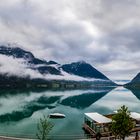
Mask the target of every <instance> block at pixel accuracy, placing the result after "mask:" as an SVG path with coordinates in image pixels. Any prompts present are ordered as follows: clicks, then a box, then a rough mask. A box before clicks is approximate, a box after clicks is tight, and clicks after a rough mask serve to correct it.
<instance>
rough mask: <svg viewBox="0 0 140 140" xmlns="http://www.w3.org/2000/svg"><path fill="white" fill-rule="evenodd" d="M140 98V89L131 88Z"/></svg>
mask: <svg viewBox="0 0 140 140" xmlns="http://www.w3.org/2000/svg"><path fill="white" fill-rule="evenodd" d="M129 90H130V91H131V92H132V93H133V94H134V95H135V96H136V97H137V99H139V100H140V89H129Z"/></svg>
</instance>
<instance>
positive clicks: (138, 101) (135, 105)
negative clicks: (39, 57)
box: [0, 87, 140, 140]
mask: <svg viewBox="0 0 140 140" xmlns="http://www.w3.org/2000/svg"><path fill="white" fill-rule="evenodd" d="M122 105H126V106H127V107H128V108H129V110H130V111H136V112H139V113H140V91H130V90H127V89H125V88H122V87H119V88H116V89H113V88H100V89H92V90H67V91H39V90H38V91H26V90H20V91H16V90H6V91H5V90H2V91H0V134H1V135H8V136H18V137H31V138H34V137H35V136H36V132H37V122H38V120H39V118H40V117H42V116H43V115H46V116H47V115H48V114H50V113H54V112H59V113H63V114H65V115H66V118H64V119H51V120H50V121H52V122H53V123H54V127H53V129H52V131H51V133H50V137H51V139H54V140H55V139H56V140H57V139H61V140H62V139H65V140H66V139H68V138H69V139H75V138H84V137H86V135H85V134H84V131H83V130H82V124H83V120H84V113H86V112H99V113H101V114H108V113H112V112H113V111H114V110H117V109H118V108H119V107H120V106H122ZM67 136H69V137H67Z"/></svg>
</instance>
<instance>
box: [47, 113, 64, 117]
mask: <svg viewBox="0 0 140 140" xmlns="http://www.w3.org/2000/svg"><path fill="white" fill-rule="evenodd" d="M65 117H66V116H65V115H64V114H61V113H51V114H49V118H65Z"/></svg>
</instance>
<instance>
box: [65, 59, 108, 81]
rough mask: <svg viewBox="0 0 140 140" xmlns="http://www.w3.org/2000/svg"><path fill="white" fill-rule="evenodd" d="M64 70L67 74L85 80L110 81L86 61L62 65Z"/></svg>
mask: <svg viewBox="0 0 140 140" xmlns="http://www.w3.org/2000/svg"><path fill="white" fill-rule="evenodd" d="M62 69H63V70H64V71H66V72H67V73H70V74H74V75H78V76H82V77H85V78H96V79H104V80H109V79H108V78H107V77H106V76H105V75H103V74H102V73H101V72H99V71H98V70H97V69H95V68H94V67H92V66H91V65H90V64H88V63H86V62H84V61H79V62H74V63H71V64H65V65H62Z"/></svg>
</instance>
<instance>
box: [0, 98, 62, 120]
mask: <svg viewBox="0 0 140 140" xmlns="http://www.w3.org/2000/svg"><path fill="white" fill-rule="evenodd" d="M59 99H60V96H52V97H45V96H41V97H40V98H38V99H37V100H34V101H32V102H29V103H27V105H26V106H24V107H23V109H22V110H18V111H13V112H11V113H6V114H2V115H0V122H7V121H19V120H22V119H24V118H28V117H30V116H32V114H33V113H34V112H35V111H38V110H41V109H45V108H49V109H52V108H54V107H55V106H53V105H52V104H53V103H55V102H57V101H58V100H59Z"/></svg>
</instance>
